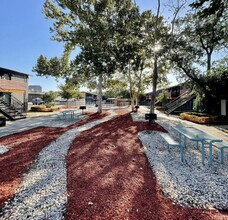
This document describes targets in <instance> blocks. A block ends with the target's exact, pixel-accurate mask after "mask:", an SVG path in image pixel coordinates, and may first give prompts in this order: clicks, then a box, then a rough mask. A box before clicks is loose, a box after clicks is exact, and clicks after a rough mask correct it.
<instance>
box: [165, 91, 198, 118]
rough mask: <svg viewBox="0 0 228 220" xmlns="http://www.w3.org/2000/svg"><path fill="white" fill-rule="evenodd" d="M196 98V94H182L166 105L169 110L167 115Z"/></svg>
mask: <svg viewBox="0 0 228 220" xmlns="http://www.w3.org/2000/svg"><path fill="white" fill-rule="evenodd" d="M195 97H196V95H195V94H194V93H191V92H189V91H186V92H185V93H183V94H181V95H180V96H178V97H177V98H175V99H174V100H172V101H171V102H169V103H167V104H166V105H165V107H166V108H167V110H166V114H170V113H172V112H174V111H175V110H176V109H178V108H179V107H181V106H183V105H184V104H186V103H187V102H189V101H191V100H192V99H194V98H195Z"/></svg>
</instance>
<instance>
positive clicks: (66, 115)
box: [57, 109, 82, 120]
mask: <svg viewBox="0 0 228 220" xmlns="http://www.w3.org/2000/svg"><path fill="white" fill-rule="evenodd" d="M80 115H82V114H81V113H79V112H77V111H75V110H74V109H67V110H62V111H60V112H59V113H58V114H57V117H58V118H59V119H63V120H66V119H79V117H80Z"/></svg>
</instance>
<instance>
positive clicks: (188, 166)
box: [132, 114, 228, 210]
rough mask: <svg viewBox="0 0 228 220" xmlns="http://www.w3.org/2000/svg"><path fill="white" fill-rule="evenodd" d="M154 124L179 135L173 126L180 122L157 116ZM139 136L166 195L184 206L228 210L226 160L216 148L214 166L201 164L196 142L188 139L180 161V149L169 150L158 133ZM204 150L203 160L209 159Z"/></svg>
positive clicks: (136, 116) (142, 133)
mask: <svg viewBox="0 0 228 220" xmlns="http://www.w3.org/2000/svg"><path fill="white" fill-rule="evenodd" d="M132 116H133V119H134V120H136V121H140V120H144V119H143V118H142V117H141V116H140V114H132ZM157 123H159V124H160V125H161V126H163V127H164V128H165V129H166V130H167V131H168V132H169V134H170V135H171V136H172V137H173V138H174V139H176V140H177V137H178V134H177V132H175V131H174V129H173V128H172V126H174V125H176V124H179V123H180V122H178V121H172V120H169V119H164V118H159V120H157ZM139 138H140V140H141V142H142V144H143V146H144V149H145V151H146V154H147V157H148V160H149V161H150V164H151V167H152V169H153V171H154V173H155V175H156V178H157V180H158V182H159V184H160V185H161V187H162V190H163V192H164V194H165V195H167V196H168V197H170V198H171V199H172V200H173V201H174V202H175V203H177V204H180V205H183V206H186V205H187V206H190V207H197V208H206V209H213V208H216V209H219V210H228V169H227V163H225V164H224V165H221V164H220V156H219V153H220V151H219V150H214V152H213V166H209V165H208V164H207V162H206V164H205V165H204V166H203V165H202V163H201V152H200V151H199V150H198V149H197V147H196V144H195V143H194V142H187V146H188V147H187V148H186V149H185V156H184V163H181V162H180V151H179V149H178V148H175V147H174V148H171V149H169V150H168V148H167V144H166V143H165V141H163V140H162V139H161V137H160V135H159V132H157V131H143V132H140V133H139ZM207 150H208V149H207ZM207 150H206V154H207V156H206V160H205V161H208V151H207ZM226 162H227V161H226Z"/></svg>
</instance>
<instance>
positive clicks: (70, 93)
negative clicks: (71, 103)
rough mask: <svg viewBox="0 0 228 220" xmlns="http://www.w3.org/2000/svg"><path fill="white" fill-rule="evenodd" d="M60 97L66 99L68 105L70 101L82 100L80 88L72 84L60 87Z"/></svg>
mask: <svg viewBox="0 0 228 220" xmlns="http://www.w3.org/2000/svg"><path fill="white" fill-rule="evenodd" d="M59 89H60V91H59V95H60V96H61V97H62V98H64V99H66V100H67V103H68V100H69V99H73V98H74V99H78V98H80V91H79V88H78V87H77V86H75V85H72V84H69V83H68V84H64V85H63V84H62V85H60V86H59Z"/></svg>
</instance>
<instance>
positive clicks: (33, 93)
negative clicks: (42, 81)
mask: <svg viewBox="0 0 228 220" xmlns="http://www.w3.org/2000/svg"><path fill="white" fill-rule="evenodd" d="M43 94H44V92H42V87H41V86H39V85H29V87H28V101H29V102H32V100H33V99H35V98H41V96H42V95H43Z"/></svg>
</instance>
